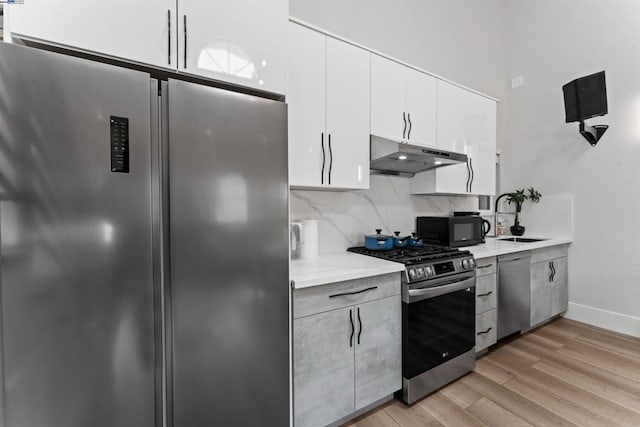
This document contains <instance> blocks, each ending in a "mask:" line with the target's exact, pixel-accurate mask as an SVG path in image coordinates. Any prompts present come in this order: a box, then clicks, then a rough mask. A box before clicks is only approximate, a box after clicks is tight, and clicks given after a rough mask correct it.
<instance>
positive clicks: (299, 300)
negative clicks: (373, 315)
mask: <svg viewBox="0 0 640 427" xmlns="http://www.w3.org/2000/svg"><path fill="white" fill-rule="evenodd" d="M399 294H400V273H390V274H383V275H380V276H373V277H366V278H363V279H356V280H348V281H345V282H336V283H331V284H328V285H319V286H314V287H311V288H305V289H296V290H294V292H293V317H294V318H295V319H298V318H300V317H304V316H309V315H312V314H316V313H323V312H325V311H329V310H335V309H338V308H342V307H347V306H350V305H356V304H362V303H364V302H367V301H373V300H377V299H380V298H386V297H390V296H392V295H399Z"/></svg>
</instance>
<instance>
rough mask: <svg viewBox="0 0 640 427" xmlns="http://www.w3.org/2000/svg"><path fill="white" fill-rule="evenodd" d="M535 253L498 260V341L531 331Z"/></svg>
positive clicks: (501, 257) (504, 257) (508, 256)
mask: <svg viewBox="0 0 640 427" xmlns="http://www.w3.org/2000/svg"><path fill="white" fill-rule="evenodd" d="M530 274H531V253H530V252H526V251H525V252H516V253H513V254H508V255H503V256H500V257H498V339H501V338H504V337H506V336H507V335H511V334H513V333H514V332H518V331H526V330H528V329H529V317H530V314H529V311H530V292H531V291H530Z"/></svg>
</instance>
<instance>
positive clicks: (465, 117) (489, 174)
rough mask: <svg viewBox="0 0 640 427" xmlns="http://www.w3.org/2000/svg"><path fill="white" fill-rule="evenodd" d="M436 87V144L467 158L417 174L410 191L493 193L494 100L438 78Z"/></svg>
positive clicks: (421, 192)
mask: <svg viewBox="0 0 640 427" xmlns="http://www.w3.org/2000/svg"><path fill="white" fill-rule="evenodd" d="M437 89H438V90H437V92H438V96H437V99H438V102H437V125H436V128H437V145H438V147H440V148H442V149H444V150H449V151H455V152H459V153H464V154H466V155H467V156H468V158H469V160H468V162H467V163H466V164H460V165H453V166H445V167H442V168H438V169H435V170H432V171H427V172H422V173H420V174H417V175H416V176H415V177H414V178H412V182H411V192H412V193H413V194H437V193H441V194H479V195H495V191H496V189H495V182H496V181H495V180H496V175H495V174H496V163H495V153H496V102H495V101H493V100H491V99H488V98H486V97H484V96H482V95H478V94H475V93H473V92H471V91H468V90H466V89H463V88H461V87H458V86H455V85H453V84H450V83H447V82H445V81H442V80H438V83H437Z"/></svg>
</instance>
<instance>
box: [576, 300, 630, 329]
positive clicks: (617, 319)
mask: <svg viewBox="0 0 640 427" xmlns="http://www.w3.org/2000/svg"><path fill="white" fill-rule="evenodd" d="M564 317H566V318H567V319H572V320H576V321H578V322H583V323H587V324H589V325H593V326H598V327H600V328H604V329H609V330H610V331H615V332H620V333H621V334H626V335H632V336H634V337H638V338H640V317H633V316H629V315H626V314H620V313H616V312H613V311H607V310H602V309H599V308H595V307H589V306H586V305H581V304H576V303H573V302H570V303H569V309H568V310H567V312H566V313H565V315H564Z"/></svg>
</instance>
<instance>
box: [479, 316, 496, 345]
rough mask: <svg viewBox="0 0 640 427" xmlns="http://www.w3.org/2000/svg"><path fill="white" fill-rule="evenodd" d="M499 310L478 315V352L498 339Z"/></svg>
mask: <svg viewBox="0 0 640 427" xmlns="http://www.w3.org/2000/svg"><path fill="white" fill-rule="evenodd" d="M496 329H497V310H495V309H494V310H490V311H487V312H486V313H482V314H479V315H477V316H476V352H478V351H481V350H484V349H485V348H487V347H489V346H490V345H493V344H495V343H496V341H497V335H496V333H497V331H496Z"/></svg>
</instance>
